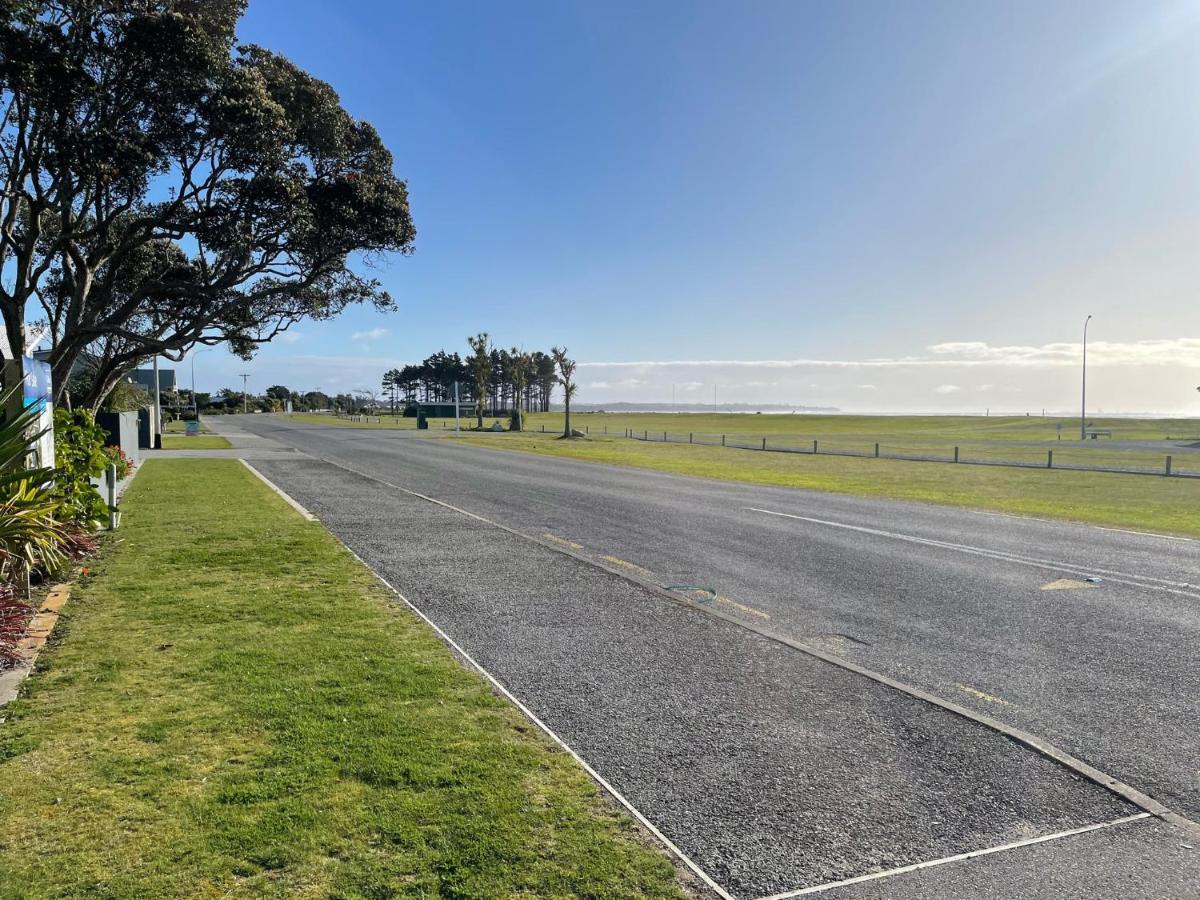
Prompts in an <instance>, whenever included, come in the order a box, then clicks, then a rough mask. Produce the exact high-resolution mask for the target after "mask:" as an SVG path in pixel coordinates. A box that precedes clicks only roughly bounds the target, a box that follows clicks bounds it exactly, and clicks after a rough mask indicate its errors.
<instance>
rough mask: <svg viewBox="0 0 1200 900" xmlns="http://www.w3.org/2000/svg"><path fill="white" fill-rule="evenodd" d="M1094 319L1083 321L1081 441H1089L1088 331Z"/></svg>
mask: <svg viewBox="0 0 1200 900" xmlns="http://www.w3.org/2000/svg"><path fill="white" fill-rule="evenodd" d="M1090 321H1092V317H1091V316H1088V317H1087V318H1086V319H1084V320H1083V387H1082V389H1081V390H1080V400H1079V439H1080V440H1081V441H1086V440H1087V329H1088V322H1090Z"/></svg>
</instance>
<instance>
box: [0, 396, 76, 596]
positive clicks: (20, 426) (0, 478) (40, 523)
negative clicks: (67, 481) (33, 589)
mask: <svg viewBox="0 0 1200 900" xmlns="http://www.w3.org/2000/svg"><path fill="white" fill-rule="evenodd" d="M18 390H20V388H19V387H18V388H15V389H13V390H10V391H8V392H7V393H6V394H5V396H4V397H3V399H2V400H0V403H3V404H5V405H7V403H8V402H9V400H10V399H11V397H12V395H13V394H14V393H15V392H16V391H18ZM36 426H37V413H36V412H35V411H33V410H32V409H26V410H24V411H22V412H21V413H20V414H19V415H17V416H13V417H11V418H10V419H8V420H7V421H5V422H4V423H3V425H0V578H2V579H3V581H5V582H6V583H8V582H13V581H23V580H24V576H26V575H28V574H29V573H31V572H34V571H37V570H43V571H55V570H57V569H58V568H60V567H61V566H62V565H63V564H64V563H65V562H66V561H67V556H66V553H65V552H64V550H63V541H64V537H65V536H64V533H63V530H62V525H61V523H60V521H59V518H58V513H59V503H58V500H57V499H56V498H55V496H54V494H53V493H52V491H51V489H50V481H51V478H52V476H53V473H52V472H51V470H49V469H45V468H38V469H30V468H26V462H27V461H28V459H29V453H30V449H31V448H32V446H33V444H34V442H35V441H36V440H37V439H38V438H39V437H41V435H42V432H39V431H36V430H35V429H36Z"/></svg>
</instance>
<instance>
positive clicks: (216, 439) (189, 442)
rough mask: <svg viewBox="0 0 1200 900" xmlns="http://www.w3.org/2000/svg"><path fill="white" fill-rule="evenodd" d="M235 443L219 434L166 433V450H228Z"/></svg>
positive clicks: (164, 439)
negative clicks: (189, 435) (188, 434)
mask: <svg viewBox="0 0 1200 900" xmlns="http://www.w3.org/2000/svg"><path fill="white" fill-rule="evenodd" d="M232 446H233V444H231V443H229V441H227V440H226V439H225V438H223V437H221V436H220V435H219V434H196V435H192V436H191V437H187V436H182V435H173V434H164V435H163V438H162V448H163V449H164V450H228V449H229V448H231V447H232Z"/></svg>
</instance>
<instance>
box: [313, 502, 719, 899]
mask: <svg viewBox="0 0 1200 900" xmlns="http://www.w3.org/2000/svg"><path fill="white" fill-rule="evenodd" d="M399 490H404V488H399ZM434 502H437V501H434ZM468 515H473V514H471V513H468ZM475 518H479V517H478V516H476V517H475ZM485 521H486V520H485ZM330 533H331V534H332V532H330ZM335 537H336V535H335ZM339 543H341V544H342V546H343V547H345V548H346V552H347V553H349V554H350V555H351V556H353V557H354V558H355V559H357V560H358V561H359V562H360V563H362V564H363V565H364V566H366V568H367V570H368V571H370V572H371V574H372V575H374V576H375V577H376V578H378V579H379V581H380V583H381V584H383V585H384V586H385V587H386V588H387V589H388V590H389V591H391V592H392V593H393V594H395V595H396V596H397V597H399V598H400V600H401V602H402V603H404V605H405V606H407V607H408V608H409V609H410V610H412V611H413V613H415V614H416V615H417V617H418V618H420V619H421V621H423V622H424V623H425V624H426V625H428V626H429V627H430V628H431V629H433V632H434V633H435V634H436V635H437V636H438V637H439V638H441V639H442V640H443V641H444V642H445V643H446V644H448V645H449V646H450V648H451V649H452V650H454V652H455V653H457V654H458V655H459V656H460V657H462V659H464V660H465V661H466V662H467V663H468V664H469V665H470V666H471V667H472V668H473V669H475V671H477V672H478V673H479V674H480V675H482V676H483V677H484V678H486V679H487V680H488V681H490V682H491V683H492V686H493V687H495V688H496V690H497V691H499V692H500V693H501V694H502V695H503V696H504V697H505V698H506V699H507V700H508V701H509V702H510V703H512V705H513V706H515V707H516V708H517V709H519V710H520V711H521V712H522V713H523V714H524V715H525V717H526V718H527V719H529V721H531V722H533V724H534V725H536V726H537V727H538V728H540V729H541V730H542V732H543V733H544V734H545V735H546V736H547V737H549V738H550V739H551V740H552V741H554V743H556V744H558V746H560V747H562V749H563V750H565V751H566V752H567V753H569V754H570V755H571V758H572V759H574V760H575V762H577V763H579V765H580V766H582V767H583V769H584V771H585V772H587V773H588V775H590V776H591V777H592V778H593V779H594V780H595V781H596V783H597V784H599V785H600V787H602V788H604V790H606V791H607V792H608V793H609V794H611V795H612V797H613V799H615V800H616V801H617V802H618V803H620V804H621V805H622V806H623V807H625V809H626V810H628V811H629V813H630V815H632V816H633V817H634V818H635V819H637V820H638V822H640V823H641V824H642V826H644V827H645V828H646V829H647V830H648V831H649V832H650V833H651V834H653V835H654V836H655V837H656V838H658V840H659V841H661V842H662V844H663V846H665V847H666V848H667V849H668V850H670V851H671V852H672V853H674V854H675V856H676V857H678V858H679V860H680V861H681V862H682V863H683V864H684V865H686V866H687V867H688V868H689V869H690V870H691V871H692V873H693V874H695V875H696V877H697V878H699V879H700V880H701V881H703V882H704V883H705V884H706V885H707V886H708V887H709V888H710V889H711V890H712V891H713V892H714V893H715V894H716V895H717V896H718V897H720V898H721V900H735V898H734V897H733V895H732V894H730V893H729V892H728V891H726V890H725V889H724V888H723V887H721V886H720V885H719V884H717V883H716V882H715V881H713V880H712V878H711V877H709V875H708V873H707V872H705V871H704V870H703V869H701V868H700V867H699V866H698V865H696V863H694V862H693V861H692V859H691V857H689V856H688V855H687V854H686V853H684V852H683V851H682V850H680V849H679V848H678V847H677V846H675V844H674V843H673V842H672V841H671V839H670V838H668V837H667V836H666V835H665V834H663V833H662V832H661V831H659V830H658V828H657V827H655V825H654V823H653V822H651V821H650V820H649V819H647V818H646V817H645V816H644V815H642V813H641V811H640V810H639V809H638V808H637V807H636V806H634V805H633V804H632V803H630V802H629V800H627V799H626V798H625V796H624V795H623V794H622V793H621V792H620V791H618V790H617V789H616V788H615V787H613V786H612V785H611V784H609V783H608V781H607V780H605V778H604V776H602V775H601V774H600V773H599V772H597V771H596V770H595V769H593V768H592V767H591V766H590V765H588V762H587V760H585V759H584V758H583V757H582V756H580V755H579V754H578V753H576V752H575V750H574V749H573V748H572V747H571V745H570V744H568V743H567V742H566V741H564V740H563V739H562V738H560V737H559V736H558V735H557V734H555V733H554V731H553V730H552V729H551V728H550V726H549V725H547V724H546V723H545V722H543V721H542V720H541V719H539V718H538V717H537V716H536V715H534V713H533V711H532V710H531V709H530V708H529V707H528V706H526V705H525V704H524V703H522V702H521V701H520V700H518V699H517V698H516V696H514V695H513V693H512V692H511V691H510V690H509V689H508V688H506V687H505V686H504V685H503V684H501V683H500V681H499V679H497V678H496V676H495V675H493V674H492V673H491V672H489V671H488V670H487V669H485V668H484V667H483V666H481V665H480V664H479V663H478V662H476V661H475V658H474V657H473V656H471V654H469V653H468V652H467V651H466V650H464V649H463V648H462V647H460V646H459V645H458V644H457V643H456V642H455V640H454V638H452V637H450V635H448V634H446V632H444V631H443V630H442V629H441V628H440V627H438V625H437V623H435V622H434V621H433V620H432V619H431V618H429V616H427V615H425V613H423V612H421V610H420V609H418V608H417V606H416V605H415V604H414V603H413V602H412V601H411V600H409V599H408V598H407V597H405V596H404V595H403V594H402V593H400V592H399V591H398V590H396V588H395V587H394V586H393V585H392V584H391V582H389V581H388V580H387V579H386V578H384V577H383V576H382V575H380V574H379V573H378V572H376V571H375V570H374V569H373V568H372V567H371V565H370V564H369V563H368V562H367V561H366V560H364V559H363V558H362V557H361V556H359V555H358V554H357V553H355V552H354V551H353V550H351V549H350V548H349V547H348V546H346V544H345V543H344V542H342V541H341V540H340V539H339Z"/></svg>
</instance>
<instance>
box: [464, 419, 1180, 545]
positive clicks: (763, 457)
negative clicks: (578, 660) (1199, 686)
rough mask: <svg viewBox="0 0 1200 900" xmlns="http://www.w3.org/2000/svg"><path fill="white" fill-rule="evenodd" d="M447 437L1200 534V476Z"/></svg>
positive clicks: (529, 436)
mask: <svg viewBox="0 0 1200 900" xmlns="http://www.w3.org/2000/svg"><path fill="white" fill-rule="evenodd" d="M446 440H462V441H467V442H468V443H473V444H477V445H478V446H481V447H492V448H504V449H509V450H520V451H524V452H527V453H538V454H544V455H553V456H563V457H568V458H571V459H581V460H586V461H589V462H599V463H608V464H610V465H618V466H633V467H638V468H646V469H657V470H659V471H663V472H674V473H676V474H679V475H695V476H699V477H702V478H717V479H722V480H726V481H744V482H749V483H751V484H772V485H781V486H783V487H793V488H809V489H813V490H820V491H830V492H833V493H839V494H858V495H862V496H872V497H888V498H892V499H897V500H921V501H927V502H932V503H942V504H947V505H950V506H965V507H973V508H978V509H992V510H999V511H1002V512H1009V513H1017V514H1021V515H1030V516H1040V517H1045V518H1055V519H1070V520H1074V521H1079V522H1087V523H1090V524H1095V525H1106V526H1110V527H1116V528H1132V529H1137V530H1142V531H1156V532H1167V533H1175V534H1182V535H1189V536H1192V537H1200V517H1197V516H1196V509H1197V508H1198V507H1200V479H1182V478H1161V477H1156V476H1150V475H1113V474H1106V473H1098V472H1071V471H1065V470H1053V471H1047V470H1044V469H1007V468H1000V467H993V466H955V465H953V464H950V463H924V462H904V461H899V460H887V459H856V458H847V457H837V456H811V455H802V454H790V453H762V452H755V451H752V450H733V449H728V448H723V447H706V446H699V445H695V446H692V445H688V444H663V443H654V442H643V441H631V440H625V439H623V438H603V437H593V438H591V439H590V440H575V441H564V440H558V439H557V438H555V437H554V436H552V435H549V434H546V435H543V434H540V433H529V432H523V433H518V434H513V433H506V434H489V435H469V436H464V437H460V438H446Z"/></svg>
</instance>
